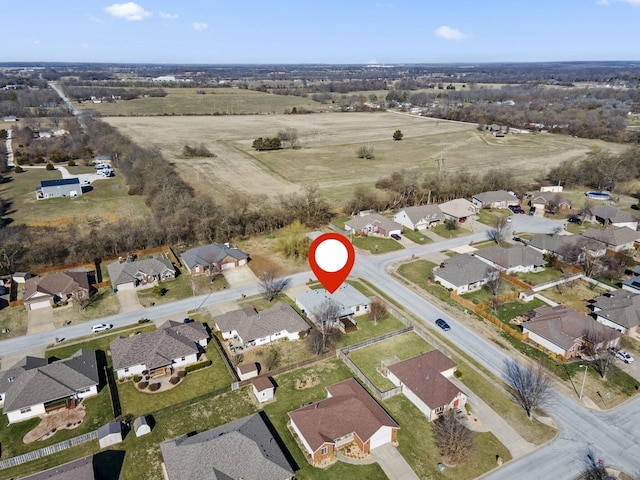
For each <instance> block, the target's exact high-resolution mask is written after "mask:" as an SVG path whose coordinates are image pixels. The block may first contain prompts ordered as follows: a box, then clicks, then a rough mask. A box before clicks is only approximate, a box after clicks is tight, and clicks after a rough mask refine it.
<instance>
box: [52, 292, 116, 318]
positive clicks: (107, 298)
mask: <svg viewBox="0 0 640 480" xmlns="http://www.w3.org/2000/svg"><path fill="white" fill-rule="evenodd" d="M91 298H92V303H91V304H90V305H88V306H87V307H86V308H85V309H84V310H83V309H82V308H80V305H78V303H77V302H73V303H71V305H67V306H66V307H59V308H54V309H53V320H54V323H55V324H56V325H58V326H61V325H63V324H64V323H65V322H71V323H79V322H85V321H88V320H95V319H97V318H102V317H108V316H109V315H115V314H116V313H118V312H119V311H120V304H119V303H118V299H117V297H116V296H115V294H114V293H113V288H112V287H103V288H101V289H99V290H98V291H97V292H96V293H94V294H93V295H92V296H91Z"/></svg>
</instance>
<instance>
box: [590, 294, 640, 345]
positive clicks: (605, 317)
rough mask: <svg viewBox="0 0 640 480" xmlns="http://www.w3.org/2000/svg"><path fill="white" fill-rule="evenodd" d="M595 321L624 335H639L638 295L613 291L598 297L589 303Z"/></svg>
mask: <svg viewBox="0 0 640 480" xmlns="http://www.w3.org/2000/svg"><path fill="white" fill-rule="evenodd" d="M591 308H592V309H593V314H594V315H595V317H596V320H597V321H598V322H600V323H602V324H603V325H606V326H607V327H611V328H613V329H615V330H618V331H619V332H622V333H624V334H625V335H631V334H632V333H640V329H639V328H638V326H640V294H639V292H636V293H633V292H630V291H628V290H622V289H618V290H614V291H612V292H608V293H605V294H603V295H598V296H597V297H595V298H594V299H593V300H592V302H591Z"/></svg>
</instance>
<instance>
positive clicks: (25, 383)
mask: <svg viewBox="0 0 640 480" xmlns="http://www.w3.org/2000/svg"><path fill="white" fill-rule="evenodd" d="M35 363H38V362H35ZM14 368H15V367H14ZM14 368H12V369H11V370H12V371H13V370H14ZM19 370H20V369H19V368H17V369H16V371H17V372H18V373H19ZM9 378H10V375H6V374H4V375H3V376H2V379H3V381H4V383H3V385H4V386H5V387H7V388H6V390H5V393H6V398H5V402H4V411H5V412H9V411H13V410H18V409H20V408H24V407H30V406H32V405H38V404H40V403H45V402H50V401H53V400H58V399H60V398H64V397H70V396H71V395H74V394H75V392H76V391H77V390H81V389H83V388H87V387H92V386H95V385H98V384H99V383H100V378H99V376H98V361H97V359H96V352H94V351H93V350H85V349H81V350H78V351H77V352H76V353H75V354H73V356H72V357H70V358H67V359H65V360H59V361H57V362H53V363H50V364H48V365H42V366H35V367H34V368H31V369H28V370H22V372H21V373H19V374H18V375H16V376H15V377H13V380H12V381H9Z"/></svg>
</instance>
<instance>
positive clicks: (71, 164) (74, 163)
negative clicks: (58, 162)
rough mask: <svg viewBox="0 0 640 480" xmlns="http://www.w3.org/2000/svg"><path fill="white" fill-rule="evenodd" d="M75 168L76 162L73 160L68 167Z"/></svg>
mask: <svg viewBox="0 0 640 480" xmlns="http://www.w3.org/2000/svg"><path fill="white" fill-rule="evenodd" d="M75 166H76V162H75V161H74V160H73V159H71V160H69V161H68V162H67V167H75Z"/></svg>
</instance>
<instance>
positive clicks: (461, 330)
mask: <svg viewBox="0 0 640 480" xmlns="http://www.w3.org/2000/svg"><path fill="white" fill-rule="evenodd" d="M512 228H513V229H514V230H515V231H531V232H539V233H543V232H552V231H557V230H559V229H562V222H556V221H552V220H548V219H544V218H536V217H529V216H524V215H515V216H514V220H513V223H512ZM485 238H486V232H479V233H475V234H473V235H469V236H466V237H462V238H456V239H450V240H445V241H443V242H438V243H432V244H428V245H423V246H419V247H415V248H412V249H407V250H399V251H396V252H391V253H389V254H385V255H367V254H359V255H358V256H357V257H356V264H355V266H354V269H353V272H352V275H354V276H358V277H361V278H363V279H365V280H367V281H369V282H371V283H372V284H374V285H375V286H376V287H377V288H379V289H380V290H381V291H382V292H384V293H385V294H386V295H388V296H389V297H391V298H393V299H395V300H396V301H397V302H399V303H401V304H402V305H404V306H405V308H406V309H407V310H409V311H411V312H413V313H414V315H415V316H416V317H417V318H418V319H419V320H420V321H422V322H423V323H424V324H425V325H426V326H427V327H428V328H431V329H433V330H434V331H437V332H438V333H439V334H441V332H440V331H439V330H436V327H435V325H434V322H433V319H434V318H437V317H442V318H445V319H446V320H447V322H448V323H449V324H450V325H451V330H450V331H449V332H447V333H446V334H445V335H446V336H447V338H448V339H449V340H450V341H452V343H454V344H455V345H456V346H457V347H459V348H461V349H463V350H464V351H465V352H467V353H468V354H469V355H471V356H472V357H473V358H474V359H475V360H476V361H477V362H479V363H480V364H481V365H483V366H484V367H485V368H486V369H488V370H489V371H491V372H492V373H493V374H495V375H496V376H499V377H502V366H503V365H504V362H505V361H506V360H507V359H509V358H510V357H508V356H507V355H505V353H504V352H503V351H502V350H500V349H499V348H497V347H496V346H495V345H493V344H492V343H490V342H488V341H486V340H485V339H483V338H481V337H478V335H476V334H475V333H474V332H472V331H471V330H469V329H468V328H466V327H465V326H464V325H463V324H462V323H460V322H458V321H457V320H456V319H455V318H452V317H451V316H450V315H448V314H446V313H445V312H443V311H441V310H439V309H438V308H437V307H435V306H434V305H432V304H431V303H429V302H428V301H427V300H425V299H424V298H422V297H421V296H419V295H418V294H416V293H415V292H414V291H413V290H411V289H409V288H407V287H406V286H404V285H402V284H401V283H400V282H398V281H397V280H395V279H394V278H393V277H391V276H390V275H388V273H387V267H388V266H389V265H390V264H391V263H393V262H396V261H399V260H403V259H406V258H408V256H409V255H410V254H413V255H416V256H419V255H423V254H427V253H433V252H436V251H441V250H446V249H451V248H454V247H457V246H461V245H467V244H468V243H469V242H470V241H479V240H483V239H485ZM310 277H312V274H311V272H303V273H300V274H297V275H293V276H291V277H290V278H289V279H290V281H291V284H292V285H298V284H302V283H304V282H305V281H307V280H308V279H309V278H310ZM258 291H259V287H258V286H257V285H253V286H250V287H244V288H241V289H232V290H224V291H222V292H217V293H214V294H209V295H202V296H198V297H192V298H187V299H184V300H180V301H177V302H173V303H170V304H166V305H159V306H156V307H151V308H146V309H145V310H144V311H138V312H131V313H126V314H119V315H114V316H111V317H106V318H104V319H102V321H104V322H106V323H113V324H114V325H116V326H124V325H127V324H130V323H134V322H136V321H137V320H139V319H140V318H141V317H142V316H144V317H146V318H149V319H156V318H162V317H166V316H175V317H178V318H180V317H181V316H184V312H186V311H188V310H192V309H196V308H199V307H203V306H208V305H214V304H216V303H220V302H227V301H231V300H235V299H238V298H239V297H240V295H241V294H247V295H253V294H256V293H258ZM88 333H89V326H88V325H87V324H79V325H72V326H69V327H64V328H60V329H57V330H55V331H52V332H45V333H40V334H36V335H32V336H29V337H19V338H14V339H10V340H5V341H2V342H0V352H2V353H3V354H4V353H10V352H18V351H21V350H23V349H26V348H30V347H33V346H35V345H47V344H50V343H53V341H54V339H55V337H61V338H69V339H70V338H74V337H78V336H83V335H87V334H88ZM546 410H547V411H548V412H549V413H550V414H551V415H552V416H553V417H554V420H555V422H556V424H557V425H558V431H559V433H558V436H557V438H556V439H555V440H553V441H552V442H550V443H548V444H547V445H546V446H544V447H541V448H538V449H537V450H535V451H534V452H532V453H531V454H528V455H526V456H524V457H521V458H519V459H517V460H514V461H511V462H508V463H507V464H505V465H503V466H501V467H500V468H497V469H495V470H494V471H492V472H489V473H488V474H486V475H485V476H484V477H483V478H486V479H491V480H513V479H540V480H543V479H544V480H546V479H557V480H563V479H566V480H571V479H574V478H576V477H577V476H578V475H579V474H580V473H581V470H582V469H583V467H584V463H583V460H582V459H583V458H584V453H585V452H586V450H587V448H589V449H591V450H592V451H593V452H594V453H595V454H596V455H597V456H598V458H603V459H604V460H605V463H606V464H607V465H613V466H615V467H617V468H619V469H622V470H624V471H626V472H627V473H631V474H635V473H637V472H640V428H638V425H640V398H639V397H635V398H633V399H632V400H630V401H628V402H627V403H625V404H624V405H622V406H620V407H618V408H616V409H614V410H612V411H608V412H595V411H591V410H588V409H586V408H584V407H582V406H581V405H579V404H578V403H576V402H574V401H573V400H571V399H570V398H568V397H567V396H565V395H563V394H562V393H560V392H557V391H554V394H553V402H552V404H551V405H549V406H548V407H547V408H546Z"/></svg>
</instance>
